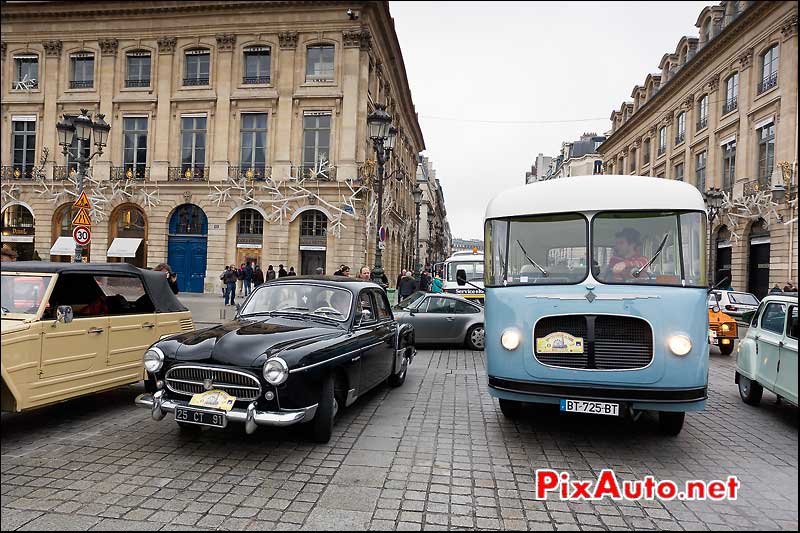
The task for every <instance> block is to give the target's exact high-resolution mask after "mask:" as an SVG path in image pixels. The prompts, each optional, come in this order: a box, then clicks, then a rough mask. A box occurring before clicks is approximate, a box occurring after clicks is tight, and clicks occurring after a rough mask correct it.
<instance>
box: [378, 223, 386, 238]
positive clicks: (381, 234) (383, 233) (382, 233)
mask: <svg viewBox="0 0 800 533" xmlns="http://www.w3.org/2000/svg"><path fill="white" fill-rule="evenodd" d="M378 237H380V240H381V242H383V241H385V240H386V228H384V227H383V226H381V227H380V229H379V230H378Z"/></svg>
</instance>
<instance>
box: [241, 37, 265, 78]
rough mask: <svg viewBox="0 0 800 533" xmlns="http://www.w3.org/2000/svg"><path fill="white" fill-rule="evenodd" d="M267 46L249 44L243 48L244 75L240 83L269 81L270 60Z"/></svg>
mask: <svg viewBox="0 0 800 533" xmlns="http://www.w3.org/2000/svg"><path fill="white" fill-rule="evenodd" d="M270 53H271V51H270V48H269V46H251V47H249V48H245V50H244V76H243V77H242V83H244V84H257V83H269V81H270V80H269V69H270V62H271V55H270Z"/></svg>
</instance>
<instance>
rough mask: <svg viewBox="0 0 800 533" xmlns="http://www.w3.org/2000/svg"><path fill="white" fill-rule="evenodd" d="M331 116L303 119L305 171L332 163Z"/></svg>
mask: <svg viewBox="0 0 800 533" xmlns="http://www.w3.org/2000/svg"><path fill="white" fill-rule="evenodd" d="M330 144H331V115H330V114H325V115H311V116H308V115H307V116H304V117H303V171H304V172H306V171H307V170H312V169H315V168H316V167H317V166H321V164H322V162H327V163H330V160H329V157H328V154H329V153H330Z"/></svg>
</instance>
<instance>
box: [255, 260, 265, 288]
mask: <svg viewBox="0 0 800 533" xmlns="http://www.w3.org/2000/svg"><path fill="white" fill-rule="evenodd" d="M263 283H264V271H263V270H261V267H260V266H258V265H256V269H255V271H254V272H253V284H254V285H255V286H256V287H258V286H259V285H261V284H263Z"/></svg>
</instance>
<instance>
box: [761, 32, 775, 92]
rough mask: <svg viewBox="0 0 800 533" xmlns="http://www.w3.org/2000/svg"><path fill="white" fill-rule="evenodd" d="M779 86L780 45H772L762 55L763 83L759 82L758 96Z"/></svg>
mask: <svg viewBox="0 0 800 533" xmlns="http://www.w3.org/2000/svg"><path fill="white" fill-rule="evenodd" d="M776 85H778V45H777V44H775V45H772V46H771V47H770V48H769V50H767V51H766V52H764V53H763V54H761V81H760V82H758V94H761V93H763V92H764V91H768V90H769V89H772V88H773V87H775V86H776Z"/></svg>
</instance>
